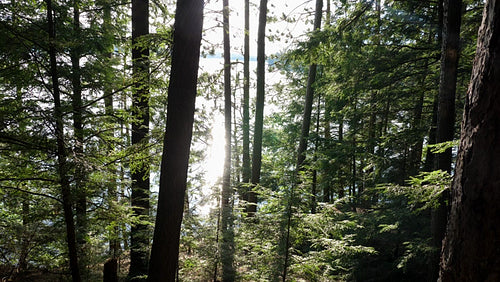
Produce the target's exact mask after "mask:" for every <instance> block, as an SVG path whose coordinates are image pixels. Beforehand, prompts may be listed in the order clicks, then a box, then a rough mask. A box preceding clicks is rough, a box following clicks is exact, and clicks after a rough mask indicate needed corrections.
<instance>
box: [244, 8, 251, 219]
mask: <svg viewBox="0 0 500 282" xmlns="http://www.w3.org/2000/svg"><path fill="white" fill-rule="evenodd" d="M243 48H244V51H243V52H244V54H243V125H242V130H243V156H242V159H243V160H242V162H243V163H242V166H243V169H242V182H243V184H244V186H243V187H242V199H243V200H244V201H248V193H249V192H248V183H250V177H251V175H252V169H251V167H250V1H249V0H245V35H244V47H243ZM245 210H246V212H248V205H247V206H246V207H245Z"/></svg>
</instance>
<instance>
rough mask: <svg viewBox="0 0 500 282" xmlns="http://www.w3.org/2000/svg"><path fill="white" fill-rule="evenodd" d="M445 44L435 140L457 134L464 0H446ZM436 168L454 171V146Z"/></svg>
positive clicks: (436, 229)
mask: <svg viewBox="0 0 500 282" xmlns="http://www.w3.org/2000/svg"><path fill="white" fill-rule="evenodd" d="M443 8H444V10H443V11H444V14H443V15H444V17H443V19H444V22H443V37H442V38H443V43H442V47H441V74H440V82H439V100H438V120H437V130H436V142H437V143H441V142H446V141H452V140H453V135H454V133H455V92H456V84H457V70H458V57H459V47H460V46H459V43H460V25H461V18H462V0H445V1H444V6H443ZM436 158H437V167H436V169H440V170H443V171H447V172H451V148H449V149H448V150H446V151H445V152H444V153H441V154H437V155H436ZM449 197H450V193H449V190H445V191H444V192H443V193H442V195H441V196H440V205H439V206H438V207H437V208H435V209H433V210H432V213H431V231H432V238H433V240H432V241H433V246H434V247H435V249H436V250H435V253H434V255H433V259H432V262H431V267H432V270H431V274H432V275H433V277H432V278H431V279H432V280H436V278H437V276H438V272H439V266H438V265H439V250H441V244H442V240H443V238H444V235H445V231H446V220H447V217H448V207H447V206H446V202H448V200H449Z"/></svg>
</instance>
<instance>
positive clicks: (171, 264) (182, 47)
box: [148, 0, 203, 282]
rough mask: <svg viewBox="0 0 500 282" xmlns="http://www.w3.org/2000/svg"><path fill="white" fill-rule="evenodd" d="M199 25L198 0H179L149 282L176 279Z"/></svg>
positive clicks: (199, 33)
mask: <svg viewBox="0 0 500 282" xmlns="http://www.w3.org/2000/svg"><path fill="white" fill-rule="evenodd" d="M202 25H203V1H202V0H184V1H178V2H177V10H176V12H175V24H174V38H173V49H172V63H171V71H170V83H169V86H168V106H167V125H166V132H165V139H164V143H163V144H164V145H163V155H162V163H161V170H160V191H159V198H158V210H157V216H156V225H155V231H154V236H153V246H152V249H151V259H150V264H149V276H148V279H149V281H155V282H157V281H175V276H176V273H177V271H176V270H177V264H178V256H179V237H180V229H181V222H182V215H183V209H184V195H185V191H186V181H187V170H188V164H189V150H190V146H191V137H192V131H193V121H194V109H195V98H196V84H197V80H198V66H199V57H200V43H201V30H202Z"/></svg>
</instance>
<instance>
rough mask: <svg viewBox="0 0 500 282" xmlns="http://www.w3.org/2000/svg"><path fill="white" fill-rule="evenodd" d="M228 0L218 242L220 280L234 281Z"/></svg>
mask: <svg viewBox="0 0 500 282" xmlns="http://www.w3.org/2000/svg"><path fill="white" fill-rule="evenodd" d="M228 2H229V1H228V0H223V1H222V6H223V7H222V14H223V28H224V31H223V33H224V131H225V139H226V144H225V148H224V151H225V152H224V172H223V176H222V193H221V198H222V201H221V203H222V205H221V209H222V211H221V213H222V218H221V231H222V242H221V244H220V251H221V262H222V281H234V279H235V274H236V273H235V270H234V266H233V261H234V232H233V222H232V212H233V211H232V205H231V198H232V189H231V135H232V132H231V110H232V104H231V48H230V42H229V3H228Z"/></svg>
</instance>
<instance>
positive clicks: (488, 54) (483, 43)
mask: <svg viewBox="0 0 500 282" xmlns="http://www.w3.org/2000/svg"><path fill="white" fill-rule="evenodd" d="M499 34H500V1H499V0H487V1H486V4H485V7H484V12H483V22H482V24H481V28H480V29H479V38H478V46H477V49H476V58H475V60H474V66H473V70H472V78H471V83H470V85H469V90H468V93H467V97H466V103H465V109H464V118H463V121H462V134H461V142H460V149H459V153H458V159H457V166H456V170H455V177H454V181H453V186H452V207H451V212H450V220H449V222H448V227H447V233H446V238H445V239H444V243H443V249H442V256H441V269H440V281H443V282H448V281H499V280H500V248H499V247H498V246H499V238H500V225H499V224H498V217H499V215H500V205H499V204H498V203H499V202H500V191H499V189H498V188H499V183H500V158H499V156H500V145H499V144H500V142H499V140H500V123H499V122H498V121H499V116H500V95H499V89H500V63H499V58H500V37H499Z"/></svg>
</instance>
